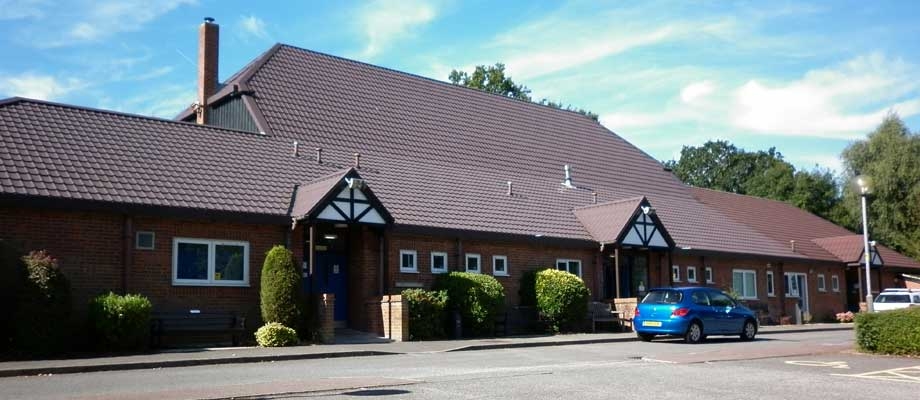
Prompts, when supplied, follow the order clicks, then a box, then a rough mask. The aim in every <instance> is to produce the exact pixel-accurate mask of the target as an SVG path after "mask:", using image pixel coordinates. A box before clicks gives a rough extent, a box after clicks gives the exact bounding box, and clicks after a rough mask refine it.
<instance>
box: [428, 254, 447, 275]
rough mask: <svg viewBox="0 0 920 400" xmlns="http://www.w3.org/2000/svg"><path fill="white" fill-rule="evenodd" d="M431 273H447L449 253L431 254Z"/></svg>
mask: <svg viewBox="0 0 920 400" xmlns="http://www.w3.org/2000/svg"><path fill="white" fill-rule="evenodd" d="M431 273H432V274H445V273H447V253H444V252H440V251H432V252H431Z"/></svg>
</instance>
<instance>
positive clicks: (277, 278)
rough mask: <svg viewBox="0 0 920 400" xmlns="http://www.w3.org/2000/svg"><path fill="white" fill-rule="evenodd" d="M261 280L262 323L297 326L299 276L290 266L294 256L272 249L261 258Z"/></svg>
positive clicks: (299, 306)
mask: <svg viewBox="0 0 920 400" xmlns="http://www.w3.org/2000/svg"><path fill="white" fill-rule="evenodd" d="M261 280H262V287H261V290H260V292H259V297H260V303H261V308H262V321H263V322H264V323H269V322H279V323H281V324H283V325H284V326H287V327H296V326H299V323H300V317H301V312H302V310H301V308H302V305H301V304H300V303H301V301H300V273H299V271H298V270H297V267H296V265H294V254H293V253H291V251H290V250H288V249H286V248H284V246H275V247H272V249H271V250H269V251H268V254H266V255H265V263H264V264H262V277H261Z"/></svg>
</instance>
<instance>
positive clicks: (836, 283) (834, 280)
mask: <svg viewBox="0 0 920 400" xmlns="http://www.w3.org/2000/svg"><path fill="white" fill-rule="evenodd" d="M831 290H833V291H835V292H839V291H840V278H838V277H837V275H831Z"/></svg>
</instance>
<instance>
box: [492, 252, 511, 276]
mask: <svg viewBox="0 0 920 400" xmlns="http://www.w3.org/2000/svg"><path fill="white" fill-rule="evenodd" d="M492 275H497V276H508V257H506V256H492Z"/></svg>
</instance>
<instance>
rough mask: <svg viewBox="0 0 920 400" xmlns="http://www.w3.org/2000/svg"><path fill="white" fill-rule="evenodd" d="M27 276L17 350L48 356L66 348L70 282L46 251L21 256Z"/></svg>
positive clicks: (19, 313)
mask: <svg viewBox="0 0 920 400" xmlns="http://www.w3.org/2000/svg"><path fill="white" fill-rule="evenodd" d="M22 262H23V264H24V265H25V272H26V279H25V286H24V287H23V292H22V296H21V297H20V303H19V306H18V307H17V314H16V315H17V316H16V321H17V323H16V338H15V339H14V343H15V344H14V346H15V347H16V348H17V350H21V351H24V352H26V353H29V354H36V355H48V354H54V353H58V352H60V351H62V350H64V349H65V348H66V345H67V343H68V339H69V338H70V336H71V335H70V332H71V329H70V327H71V323H70V322H71V321H70V311H71V298H70V282H69V281H68V280H67V277H65V276H64V274H63V273H62V272H61V270H60V268H59V267H58V261H57V259H55V258H54V257H51V255H49V254H48V253H47V252H46V251H44V250H41V251H32V252H30V253H29V254H28V255H26V256H25V257H22Z"/></svg>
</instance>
